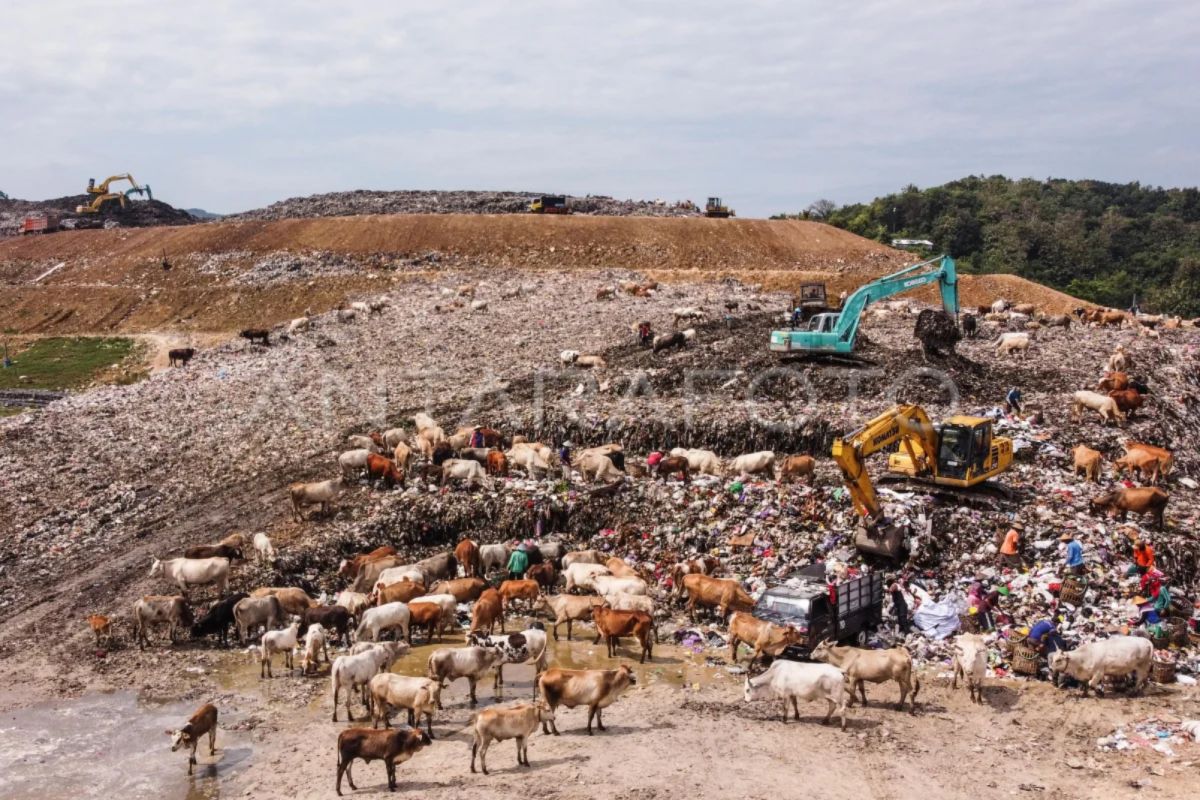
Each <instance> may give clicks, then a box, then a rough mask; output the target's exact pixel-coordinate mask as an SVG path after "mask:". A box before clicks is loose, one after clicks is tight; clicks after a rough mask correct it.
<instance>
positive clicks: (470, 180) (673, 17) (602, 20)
mask: <svg viewBox="0 0 1200 800" xmlns="http://www.w3.org/2000/svg"><path fill="white" fill-rule="evenodd" d="M1198 77H1200V3H1196V2H1151V3H1146V2H1105V1H1104V0H1086V1H1085V0H1058V1H1057V2H1051V3H1047V2H1044V1H1038V2H995V0H989V1H988V2H964V1H963V0H955V1H954V2H950V1H949V0H921V1H920V2H863V1H862V0H860V1H859V2H855V3H838V2H828V0H825V2H799V1H798V0H789V1H787V2H772V1H769V0H764V1H763V2H750V1H747V0H742V1H741V2H733V3H731V2H728V0H725V1H723V2H709V0H688V1H687V2H678V3H666V2H652V1H650V0H641V1H640V2H615V1H614V0H608V2H582V1H580V2H575V1H574V0H554V2H546V3H543V2H536V1H535V0H526V2H522V3H507V2H502V1H501V0H488V1H486V2H485V1H482V0H458V1H457V2H453V3H429V2H422V3H415V2H413V3H408V2H371V0H360V2H357V3H331V2H329V1H328V0H320V1H319V2H303V1H302V0H291V2H286V3H285V2H266V1H264V0H255V2H252V3H248V2H244V1H239V2H203V3H194V2H192V3H181V2H174V1H173V0H145V1H144V2H143V0H100V1H99V2H90V1H84V0H40V1H39V2H36V3H35V2H24V3H11V4H5V7H4V12H3V22H2V23H0V108H3V109H4V112H3V113H0V143H2V144H3V146H2V147H0V190H3V191H6V192H8V193H9V194H10V195H13V196H16V197H26V198H32V199H40V198H45V197H56V196H60V195H65V194H78V193H81V192H82V191H83V188H84V186H85V184H86V181H87V178H88V177H90V176H95V177H97V178H103V177H105V176H106V175H108V174H112V173H116V172H125V171H130V172H132V173H133V174H134V175H135V176H136V177H137V178H138V179H139V180H141V181H143V182H146V183H149V184H150V185H151V186H152V187H153V188H154V190H155V195H156V196H157V197H159V198H161V199H163V200H166V201H167V202H169V203H172V204H173V205H177V206H183V207H194V206H199V207H203V208H207V209H210V210H213V211H218V212H232V211H238V210H244V209H248V208H254V207H258V206H262V205H266V204H267V203H270V202H272V201H274V200H277V199H282V198H285V197H291V196H296V195H305V194H312V193H314V192H322V191H333V190H343V189H355V188H374V189H409V188H417V189H454V188H471V189H528V190H531V191H546V192H564V193H572V194H587V193H593V194H610V195H615V196H618V197H637V198H663V199H668V200H673V199H680V198H690V199H693V200H696V201H699V202H702V201H703V199H704V197H705V196H707V195H709V194H719V195H722V196H723V197H724V198H725V199H726V201H727V202H728V203H730V204H731V205H732V206H734V207H735V208H736V209H737V210H738V212H739V214H740V215H742V216H766V215H768V214H771V213H773V212H777V211H794V210H798V209H801V208H803V207H804V206H806V205H808V204H809V203H810V202H812V201H813V200H816V199H818V198H822V197H825V198H829V199H832V200H834V201H836V202H838V203H848V202H855V201H860V200H867V199H870V198H872V197H874V196H876V195H879V194H883V193H886V192H889V191H894V190H896V189H898V188H900V187H902V186H904V185H905V184H908V183H916V184H917V185H919V186H928V185H933V184H937V183H942V182H944V181H947V180H951V179H954V178H958V177H962V176H964V175H967V174H980V173H982V174H995V173H1003V174H1005V175H1009V176H1033V177H1038V178H1045V177H1051V176H1053V177H1067V178H1099V179H1104V180H1112V181H1130V180H1139V181H1142V182H1143V183H1149V184H1160V185H1168V186H1182V185H1196V184H1197V183H1200V155H1198V150H1197V146H1196V143H1197V141H1198V139H1200V136H1198V123H1200V109H1198V105H1200V99H1198V98H1200V92H1197V89H1196V86H1197V79H1198Z"/></svg>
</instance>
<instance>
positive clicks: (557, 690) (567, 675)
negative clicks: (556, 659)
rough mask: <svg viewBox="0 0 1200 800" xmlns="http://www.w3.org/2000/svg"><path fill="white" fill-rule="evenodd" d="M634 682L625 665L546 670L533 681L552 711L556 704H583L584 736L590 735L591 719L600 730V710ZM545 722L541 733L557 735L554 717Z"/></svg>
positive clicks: (601, 718)
mask: <svg viewBox="0 0 1200 800" xmlns="http://www.w3.org/2000/svg"><path fill="white" fill-rule="evenodd" d="M636 685H637V679H636V678H635V677H634V675H633V670H632V669H630V668H629V666H628V665H626V664H622V665H621V666H619V667H617V668H616V669H557V668H556V669H548V670H546V671H545V672H543V673H542V674H541V676H540V677H539V678H538V680H537V687H538V693H539V694H540V695H541V696H542V698H543V699H544V700H545V701H546V704H547V705H549V706H550V710H551V711H552V712H553V711H557V710H558V707H559V706H563V707H565V708H577V707H579V706H587V710H588V718H587V732H588V736H591V735H592V720H593V719H595V720H596V726H597V727H598V728H599V729H600V730H604V718H603V716H602V712H603V710H604V709H606V708H608V707H609V706H611V705H612V704H613V703H615V702H616V701H617V698H619V697H620V696H621V694H622V693H623V692H624V691H625V690H626V689H628V688H629V687H630V686H636ZM547 722H548V723H549V728H547V726H546V723H543V724H542V733H547V734H548V733H553V734H554V735H555V736H558V726H557V725H555V723H554V718H553V717H551V718H550V719H549V720H547Z"/></svg>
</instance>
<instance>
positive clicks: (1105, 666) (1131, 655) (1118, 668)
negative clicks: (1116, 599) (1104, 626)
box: [1050, 636, 1154, 697]
mask: <svg viewBox="0 0 1200 800" xmlns="http://www.w3.org/2000/svg"><path fill="white" fill-rule="evenodd" d="M1153 659H1154V645H1153V644H1152V643H1151V642H1150V640H1149V639H1144V638H1142V637H1141V636H1110V637H1108V638H1107V639H1102V640H1100V641H1095V642H1088V643H1087V644H1084V645H1080V647H1079V648H1078V649H1076V650H1058V651H1056V652H1054V653H1052V654H1051V655H1050V672H1051V674H1052V675H1053V676H1054V678H1055V683H1057V682H1058V674H1059V673H1065V674H1066V675H1067V676H1069V677H1071V678H1074V679H1075V680H1077V681H1079V683H1080V684H1082V685H1083V696H1084V697H1087V693H1088V689H1095V690H1096V693H1097V694H1100V693H1102V691H1103V690H1102V689H1101V687H1102V685H1103V683H1104V679H1105V678H1108V677H1114V678H1119V677H1124V676H1125V675H1129V674H1130V673H1132V674H1133V677H1134V681H1133V691H1134V692H1140V691H1141V690H1142V687H1143V686H1145V684H1146V678H1147V677H1149V675H1150V663H1151V661H1152V660H1153Z"/></svg>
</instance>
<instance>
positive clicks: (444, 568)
mask: <svg viewBox="0 0 1200 800" xmlns="http://www.w3.org/2000/svg"><path fill="white" fill-rule="evenodd" d="M413 566H415V567H416V568H417V569H419V570H421V573H422V574H423V575H424V576H425V580H424V583H425V585H426V586H432V585H433V584H434V583H436V582H437V581H439V580H452V579H454V578H457V577H458V559H456V558H455V557H454V553H450V552H445V553H438V554H437V555H434V556H430V557H429V558H423V559H421V560H420V561H418V562H417V563H416V564H414V565H413Z"/></svg>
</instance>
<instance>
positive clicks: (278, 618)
mask: <svg viewBox="0 0 1200 800" xmlns="http://www.w3.org/2000/svg"><path fill="white" fill-rule="evenodd" d="M233 621H234V623H235V624H236V625H237V633H238V644H241V643H243V642H245V641H247V639H248V638H249V637H250V632H251V631H253V630H255V629H257V628H258V626H259V625H262V626H263V627H264V628H265V629H266V630H271V629H272V628H274V627H276V626H278V625H279V624H280V623H281V622H283V606H282V605H280V603H279V598H278V597H275V596H274V595H270V596H267V597H243V598H242V599H241V600H239V601H237V602H236V603H235V604H234V606H233Z"/></svg>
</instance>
